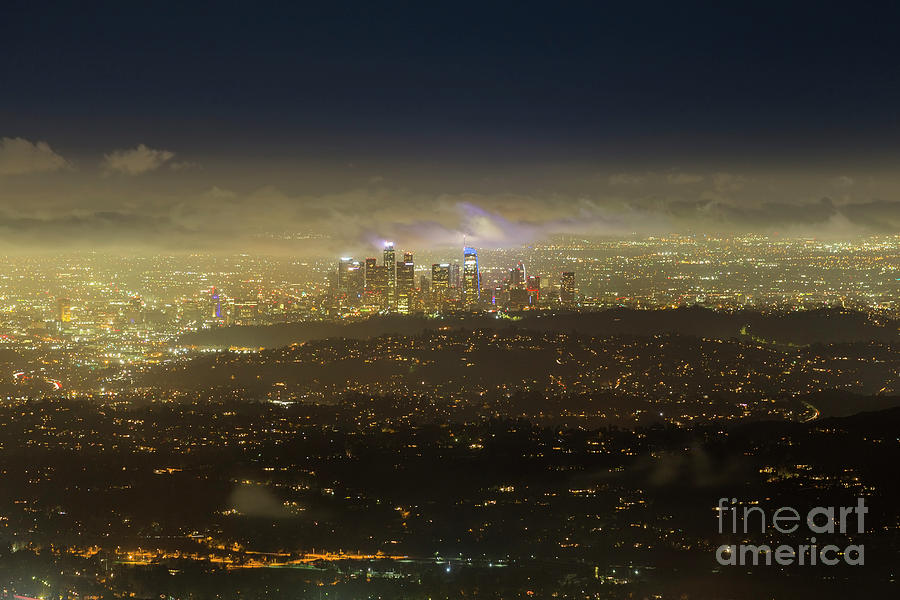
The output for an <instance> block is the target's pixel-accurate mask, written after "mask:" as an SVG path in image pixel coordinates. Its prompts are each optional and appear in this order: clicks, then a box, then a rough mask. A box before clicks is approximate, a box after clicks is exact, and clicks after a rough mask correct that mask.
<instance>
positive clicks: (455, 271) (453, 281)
mask: <svg viewBox="0 0 900 600" xmlns="http://www.w3.org/2000/svg"><path fill="white" fill-rule="evenodd" d="M450 287H452V288H454V289H459V263H453V264H452V265H450Z"/></svg>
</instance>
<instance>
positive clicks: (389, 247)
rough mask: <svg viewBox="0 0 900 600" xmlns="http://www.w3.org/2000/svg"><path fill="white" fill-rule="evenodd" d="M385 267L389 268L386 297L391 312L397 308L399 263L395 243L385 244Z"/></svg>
mask: <svg viewBox="0 0 900 600" xmlns="http://www.w3.org/2000/svg"><path fill="white" fill-rule="evenodd" d="M384 266H385V267H386V268H387V288H386V293H385V297H386V298H387V306H388V308H390V309H391V310H394V309H396V308H397V262H396V255H395V253H394V242H385V243H384Z"/></svg>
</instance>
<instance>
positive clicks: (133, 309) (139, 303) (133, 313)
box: [125, 296, 144, 325]
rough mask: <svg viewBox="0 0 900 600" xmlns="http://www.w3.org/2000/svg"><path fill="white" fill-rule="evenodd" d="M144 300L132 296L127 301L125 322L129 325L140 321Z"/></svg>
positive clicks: (141, 319)
mask: <svg viewBox="0 0 900 600" xmlns="http://www.w3.org/2000/svg"><path fill="white" fill-rule="evenodd" d="M143 309H144V301H143V300H141V297H140V296H133V297H132V298H131V300H129V301H128V308H126V309H125V322H126V323H129V324H131V325H136V324H138V323H141V322H142V321H143V320H144V318H143Z"/></svg>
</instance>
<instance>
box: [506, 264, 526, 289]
mask: <svg viewBox="0 0 900 600" xmlns="http://www.w3.org/2000/svg"><path fill="white" fill-rule="evenodd" d="M523 285H525V265H523V264H522V262H521V261H520V262H518V263H517V264H516V266H515V268H514V269H510V270H509V287H510V288H511V289H519V288H521V287H522V286H523Z"/></svg>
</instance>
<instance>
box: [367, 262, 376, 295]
mask: <svg viewBox="0 0 900 600" xmlns="http://www.w3.org/2000/svg"><path fill="white" fill-rule="evenodd" d="M377 264H378V259H376V258H367V259H366V268H365V295H366V296H367V297H368V298H372V297H373V296H375V266H376V265H377Z"/></svg>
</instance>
